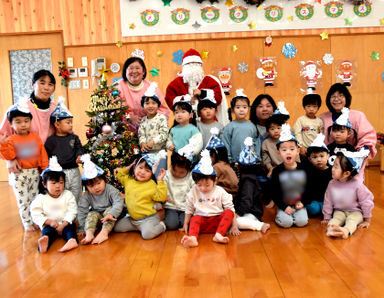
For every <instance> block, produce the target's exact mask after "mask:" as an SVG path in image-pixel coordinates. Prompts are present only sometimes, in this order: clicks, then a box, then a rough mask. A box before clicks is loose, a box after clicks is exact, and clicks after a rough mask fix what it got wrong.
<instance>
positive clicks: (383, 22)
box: [380, 18, 384, 26]
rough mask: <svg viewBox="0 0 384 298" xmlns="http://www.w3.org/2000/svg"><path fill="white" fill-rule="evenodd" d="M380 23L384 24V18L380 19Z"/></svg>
mask: <svg viewBox="0 0 384 298" xmlns="http://www.w3.org/2000/svg"><path fill="white" fill-rule="evenodd" d="M380 25H381V26H384V18H382V19H380Z"/></svg>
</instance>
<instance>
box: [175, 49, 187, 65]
mask: <svg viewBox="0 0 384 298" xmlns="http://www.w3.org/2000/svg"><path fill="white" fill-rule="evenodd" d="M172 55H173V59H172V62H175V63H176V64H177V65H181V63H182V62H183V56H184V52H183V51H182V50H177V51H176V52H173V53H172Z"/></svg>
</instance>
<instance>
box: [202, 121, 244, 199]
mask: <svg viewBox="0 0 384 298" xmlns="http://www.w3.org/2000/svg"><path fill="white" fill-rule="evenodd" d="M211 135H212V136H211V138H210V139H209V142H208V144H207V147H206V149H207V150H209V154H210V156H211V160H212V164H213V167H214V169H215V172H216V185H218V186H221V187H222V188H224V190H225V191H226V192H228V193H230V194H231V195H232V197H235V196H236V195H237V191H238V190H239V179H238V178H237V175H236V173H235V171H234V170H233V169H232V168H231V165H230V163H229V160H228V151H227V148H225V145H224V143H223V141H222V140H220V139H219V137H218V135H219V130H218V129H217V128H216V127H214V128H211Z"/></svg>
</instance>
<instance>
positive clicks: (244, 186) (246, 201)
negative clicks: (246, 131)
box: [235, 138, 270, 233]
mask: <svg viewBox="0 0 384 298" xmlns="http://www.w3.org/2000/svg"><path fill="white" fill-rule="evenodd" d="M238 167H239V172H240V183H239V193H238V195H237V197H236V200H235V210H236V214H237V215H239V217H237V224H238V226H239V228H240V229H250V230H257V231H261V232H262V233H265V232H266V231H267V230H268V229H269V228H270V225H269V224H267V223H264V222H262V221H260V219H261V218H262V216H263V204H262V201H261V198H262V189H261V185H260V182H259V181H258V179H257V173H258V172H260V169H259V168H260V167H261V163H260V159H259V157H258V156H257V154H256V153H255V151H254V149H253V141H252V138H246V139H245V141H244V148H243V150H242V151H241V152H240V155H239V159H238Z"/></svg>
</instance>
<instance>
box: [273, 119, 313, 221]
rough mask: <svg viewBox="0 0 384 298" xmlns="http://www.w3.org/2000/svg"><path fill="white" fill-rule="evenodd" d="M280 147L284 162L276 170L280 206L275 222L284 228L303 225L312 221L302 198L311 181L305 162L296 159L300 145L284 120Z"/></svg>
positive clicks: (275, 192) (276, 199)
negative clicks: (303, 164)
mask: <svg viewBox="0 0 384 298" xmlns="http://www.w3.org/2000/svg"><path fill="white" fill-rule="evenodd" d="M276 146H277V150H278V151H279V154H280V156H281V158H282V159H283V163H281V164H280V165H278V166H277V167H276V168H274V169H273V171H272V179H271V194H272V198H273V200H274V202H275V204H276V206H277V214H276V218H275V222H276V223H277V225H279V226H280V227H283V228H290V227H292V226H293V225H296V226H298V227H303V226H305V225H306V224H307V223H308V214H307V210H306V209H305V207H304V205H303V203H302V202H301V201H302V196H303V193H304V192H305V188H306V183H307V174H306V172H305V171H304V169H303V166H302V165H301V164H300V163H299V162H297V161H296V158H297V157H298V155H299V145H298V142H297V140H296V139H295V137H294V136H293V135H292V134H291V128H290V127H289V124H283V126H282V129H281V134H280V138H279V141H278V142H277V145H276Z"/></svg>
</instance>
